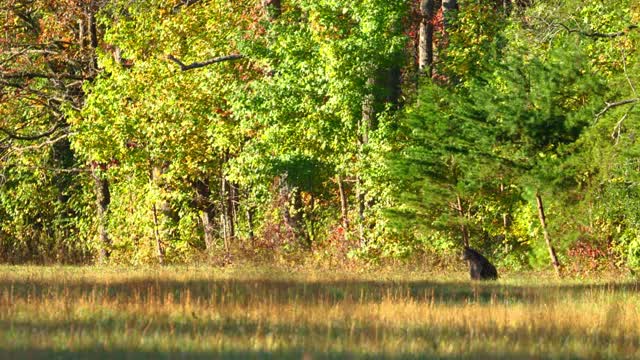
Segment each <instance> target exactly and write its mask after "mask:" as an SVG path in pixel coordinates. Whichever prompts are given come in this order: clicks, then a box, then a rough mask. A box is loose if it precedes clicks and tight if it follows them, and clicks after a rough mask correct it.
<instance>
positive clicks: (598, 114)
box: [596, 98, 640, 121]
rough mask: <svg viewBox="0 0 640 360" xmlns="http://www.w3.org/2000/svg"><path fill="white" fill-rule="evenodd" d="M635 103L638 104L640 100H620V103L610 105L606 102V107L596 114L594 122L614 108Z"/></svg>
mask: <svg viewBox="0 0 640 360" xmlns="http://www.w3.org/2000/svg"><path fill="white" fill-rule="evenodd" d="M637 102H640V98H632V99H626V100H620V101H616V102H611V103H610V102H606V104H607V106H605V107H604V109H602V110H601V111H600V112H599V113H597V114H596V121H597V120H598V119H599V118H600V117H601V116H602V115H604V114H605V113H606V112H607V111H609V110H611V109H612V108H614V107H617V106H622V105H627V104H635V103H637Z"/></svg>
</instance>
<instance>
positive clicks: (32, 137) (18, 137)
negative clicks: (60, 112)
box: [0, 123, 61, 141]
mask: <svg viewBox="0 0 640 360" xmlns="http://www.w3.org/2000/svg"><path fill="white" fill-rule="evenodd" d="M60 126H61V124H60V123H57V124H55V125H53V127H51V129H49V130H47V131H45V132H43V133H40V134H35V135H20V134H17V133H15V132H12V131H10V130H7V129H5V128H3V127H0V132H2V133H4V134H6V135H7V136H8V137H10V138H11V139H15V140H27V141H31V140H38V139H42V138H44V137H47V136H49V135H51V134H53V133H54V132H56V130H58V129H59V128H60Z"/></svg>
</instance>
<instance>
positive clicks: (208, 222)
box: [192, 179, 216, 253]
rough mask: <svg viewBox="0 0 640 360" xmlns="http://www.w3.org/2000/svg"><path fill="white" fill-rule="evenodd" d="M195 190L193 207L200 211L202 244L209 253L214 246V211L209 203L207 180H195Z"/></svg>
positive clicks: (209, 192) (209, 195)
mask: <svg viewBox="0 0 640 360" xmlns="http://www.w3.org/2000/svg"><path fill="white" fill-rule="evenodd" d="M192 186H193V189H194V190H195V193H196V196H195V201H194V202H195V207H196V209H198V210H199V211H200V220H201V221H202V231H203V233H204V244H205V248H206V250H207V252H209V253H210V252H211V250H212V249H213V246H214V244H215V229H216V227H215V219H216V209H215V206H214V205H213V203H212V202H211V189H210V187H209V181H208V180H204V179H203V180H197V181H195V182H194V183H193V185H192Z"/></svg>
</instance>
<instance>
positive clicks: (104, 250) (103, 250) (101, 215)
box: [91, 168, 111, 263]
mask: <svg viewBox="0 0 640 360" xmlns="http://www.w3.org/2000/svg"><path fill="white" fill-rule="evenodd" d="M91 175H92V177H93V183H94V191H95V194H96V213H97V215H98V237H99V239H100V253H99V261H100V262H101V263H105V262H106V261H107V259H108V258H109V248H111V241H110V240H109V234H108V233H107V209H108V207H109V203H110V202H111V193H110V192H109V181H108V180H107V179H105V178H104V177H103V175H102V174H100V172H99V171H98V169H95V168H94V169H93V170H92V171H91Z"/></svg>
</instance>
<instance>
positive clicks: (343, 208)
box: [338, 175, 349, 233]
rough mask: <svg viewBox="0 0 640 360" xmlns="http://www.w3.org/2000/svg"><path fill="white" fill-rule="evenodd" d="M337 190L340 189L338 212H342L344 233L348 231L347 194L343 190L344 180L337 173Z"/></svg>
mask: <svg viewBox="0 0 640 360" xmlns="http://www.w3.org/2000/svg"><path fill="white" fill-rule="evenodd" d="M338 190H339V191H340V212H341V214H342V228H343V229H344V231H345V233H346V232H348V231H349V210H348V209H349V204H348V202H347V194H346V193H345V191H344V182H343V181H342V176H340V175H338Z"/></svg>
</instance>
